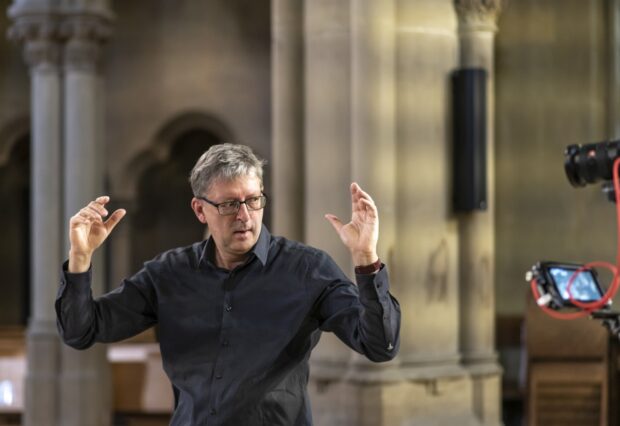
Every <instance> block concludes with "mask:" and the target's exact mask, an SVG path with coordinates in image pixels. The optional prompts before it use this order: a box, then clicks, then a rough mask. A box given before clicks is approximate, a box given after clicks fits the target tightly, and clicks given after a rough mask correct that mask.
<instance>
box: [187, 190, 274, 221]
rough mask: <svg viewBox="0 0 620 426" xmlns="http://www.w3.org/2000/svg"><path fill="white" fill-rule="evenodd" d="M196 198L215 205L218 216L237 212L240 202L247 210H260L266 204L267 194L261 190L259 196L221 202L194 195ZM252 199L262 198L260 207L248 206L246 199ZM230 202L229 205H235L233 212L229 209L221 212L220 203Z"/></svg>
mask: <svg viewBox="0 0 620 426" xmlns="http://www.w3.org/2000/svg"><path fill="white" fill-rule="evenodd" d="M196 198H198V199H199V200H202V201H206V202H207V203H209V204H211V205H212V206H213V207H215V208H216V209H217V212H218V213H219V214H220V216H232V215H234V214H237V213H239V210H240V209H241V204H245V207H246V208H247V209H248V210H249V211H251V212H255V211H258V210H262V209H264V208H265V206H266V205H267V194H265V193H264V192H261V194H260V195H259V196H257V197H250V198H247V199H245V200H243V201H239V200H231V201H222V202H221V203H214V202H213V201H211V200H209V199H208V198H206V197H200V196H196ZM254 199H256V200H260V199H262V202H261V207H259V208H257V209H254V208H252V207H250V205H249V204H248V200H254ZM231 203H233V204H232V205H231V206H230V207H233V206H234V207H235V211H234V212H233V211H231V212H230V213H222V210H221V208H220V207H221V206H222V205H224V204H231Z"/></svg>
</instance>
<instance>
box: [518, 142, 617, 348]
mask: <svg viewBox="0 0 620 426" xmlns="http://www.w3.org/2000/svg"><path fill="white" fill-rule="evenodd" d="M618 158H620V140H618V141H606V142H600V143H591V144H584V145H569V146H567V147H566V149H565V151H564V170H565V172H566V177H567V178H568V181H569V182H570V184H571V185H572V186H574V187H583V186H586V185H588V184H593V183H596V182H599V181H602V182H603V184H602V191H603V193H604V194H605V195H606V196H607V199H608V200H609V201H613V202H615V201H616V194H615V191H614V182H613V178H614V163H615V161H616V160H617V159H618ZM617 207H620V206H617ZM594 264H596V265H597V266H600V265H602V264H604V262H593V263H592V264H588V265H585V266H591V265H594ZM585 266H584V265H578V264H573V263H564V262H548V261H545V262H538V263H536V264H535V265H533V266H532V268H531V269H530V270H529V271H527V273H526V276H525V278H526V280H527V281H528V282H529V283H530V284H531V286H532V292H533V294H534V297H535V298H536V302H537V304H538V305H539V306H540V307H541V308H542V309H543V310H545V311H546V312H547V313H549V314H550V315H552V316H555V317H558V318H562V319H574V318H578V317H580V316H590V317H591V318H595V319H600V320H602V322H603V324H604V325H605V326H606V327H607V328H608V329H609V330H610V332H611V333H612V334H613V335H615V336H616V337H618V338H619V339H620V313H618V312H613V311H611V310H610V309H609V306H610V305H611V299H610V300H608V301H607V302H605V303H603V301H602V300H601V299H603V297H604V296H605V293H604V292H603V290H602V288H601V285H600V284H599V281H598V275H597V273H596V271H595V270H594V269H592V268H590V267H585ZM604 266H607V264H605V265H604ZM607 267H609V268H610V269H612V271H613V272H614V280H613V283H614V284H616V285H617V283H618V280H619V277H618V276H617V272H616V267H614V266H613V265H610V266H607ZM614 284H612V286H613V285H614ZM614 292H615V290H614ZM612 293H613V292H612ZM584 304H586V305H584ZM588 304H589V305H588ZM553 311H557V312H553ZM567 311H569V312H570V311H572V313H566V312H567Z"/></svg>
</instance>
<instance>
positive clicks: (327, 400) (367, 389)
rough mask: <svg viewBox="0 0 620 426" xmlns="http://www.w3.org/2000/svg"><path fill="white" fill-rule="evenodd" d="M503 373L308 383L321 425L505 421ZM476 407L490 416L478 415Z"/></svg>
mask: <svg viewBox="0 0 620 426" xmlns="http://www.w3.org/2000/svg"><path fill="white" fill-rule="evenodd" d="M498 386H499V376H498V375H495V376H484V377H482V376H480V377H475V378H474V377H470V376H469V375H467V374H465V375H462V376H453V377H444V378H436V379H432V380H415V381H404V380H403V381H398V382H390V383H373V384H369V383H359V382H352V381H332V382H330V381H326V380H320V379H316V378H312V379H311V381H310V384H309V392H310V398H311V401H312V413H313V417H314V424H315V425H316V426H329V425H335V424H337V425H340V426H414V425H415V426H431V425H432V426H454V425H459V426H461V425H462V426H482V425H484V426H486V425H500V424H501V421H500V416H499V412H498V411H497V409H496V407H498V406H499V403H498V401H497V398H498V395H499V390H498ZM476 405H480V406H481V407H483V408H486V407H488V409H487V410H483V412H484V415H485V417H484V418H482V419H481V418H480V417H479V416H478V415H477V411H478V410H477V408H476Z"/></svg>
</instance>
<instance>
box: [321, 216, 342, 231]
mask: <svg viewBox="0 0 620 426" xmlns="http://www.w3.org/2000/svg"><path fill="white" fill-rule="evenodd" d="M325 219H327V220H328V221H329V223H331V224H332V226H333V227H334V229H335V230H336V232H338V233H340V229H342V226H343V225H342V222H341V221H340V219H338V217H337V216H335V215H333V214H326V215H325Z"/></svg>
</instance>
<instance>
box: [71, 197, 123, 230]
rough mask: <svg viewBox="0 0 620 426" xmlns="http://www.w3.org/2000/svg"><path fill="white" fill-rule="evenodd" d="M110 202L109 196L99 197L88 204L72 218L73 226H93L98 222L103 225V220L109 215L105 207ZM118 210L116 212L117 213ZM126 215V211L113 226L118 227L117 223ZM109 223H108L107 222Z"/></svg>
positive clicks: (113, 222) (116, 219) (117, 218)
mask: <svg viewBox="0 0 620 426" xmlns="http://www.w3.org/2000/svg"><path fill="white" fill-rule="evenodd" d="M109 201H110V197H108V196H107V195H104V196H101V197H97V198H96V199H95V200H94V201H91V202H90V203H88V204H87V205H86V206H85V207H83V208H82V209H80V211H79V212H77V213H76V214H75V215H74V216H73V217H72V218H71V223H72V224H75V225H77V224H92V223H94V222H98V223H101V224H103V218H104V217H106V216H107V215H108V210H107V209H106V208H105V207H104V206H105V204H107V203H108V202H109ZM117 212H118V210H117V211H116V212H115V213H117ZM124 215H125V213H124V210H123V213H122V214H121V215H120V217H116V218H115V220H114V221H112V224H113V226H112V227H114V226H116V223H118V221H119V220H120V219H121V218H122V217H123V216H124ZM106 223H107V222H106Z"/></svg>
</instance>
